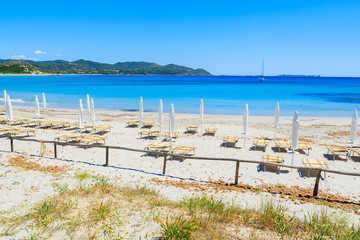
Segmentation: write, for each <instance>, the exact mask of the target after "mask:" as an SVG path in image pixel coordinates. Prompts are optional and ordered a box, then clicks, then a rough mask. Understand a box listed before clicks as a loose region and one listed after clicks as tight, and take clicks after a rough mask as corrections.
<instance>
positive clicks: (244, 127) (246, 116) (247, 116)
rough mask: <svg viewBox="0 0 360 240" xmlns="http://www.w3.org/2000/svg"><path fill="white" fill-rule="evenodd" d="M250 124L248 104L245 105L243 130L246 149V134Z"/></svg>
mask: <svg viewBox="0 0 360 240" xmlns="http://www.w3.org/2000/svg"><path fill="white" fill-rule="evenodd" d="M248 122H249V107H248V105H247V104H245V108H244V116H243V130H244V134H245V137H244V148H245V142H246V133H247V128H248Z"/></svg>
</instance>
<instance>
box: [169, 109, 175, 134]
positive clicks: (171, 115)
mask: <svg viewBox="0 0 360 240" xmlns="http://www.w3.org/2000/svg"><path fill="white" fill-rule="evenodd" d="M174 134H175V111H174V105H173V104H170V111H169V137H170V138H173V137H174Z"/></svg>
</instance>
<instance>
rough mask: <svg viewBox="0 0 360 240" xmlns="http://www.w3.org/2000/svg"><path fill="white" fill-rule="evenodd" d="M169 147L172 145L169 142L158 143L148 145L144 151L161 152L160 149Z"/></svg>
mask: <svg viewBox="0 0 360 240" xmlns="http://www.w3.org/2000/svg"><path fill="white" fill-rule="evenodd" d="M171 145H172V143H170V142H158V143H153V144H150V145H149V146H147V147H146V148H145V149H148V150H150V149H154V150H161V149H165V148H170V147H171Z"/></svg>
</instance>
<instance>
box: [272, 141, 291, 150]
mask: <svg viewBox="0 0 360 240" xmlns="http://www.w3.org/2000/svg"><path fill="white" fill-rule="evenodd" d="M275 145H276V146H277V147H281V148H289V147H290V146H291V144H290V143H289V142H288V141H284V140H276V141H275Z"/></svg>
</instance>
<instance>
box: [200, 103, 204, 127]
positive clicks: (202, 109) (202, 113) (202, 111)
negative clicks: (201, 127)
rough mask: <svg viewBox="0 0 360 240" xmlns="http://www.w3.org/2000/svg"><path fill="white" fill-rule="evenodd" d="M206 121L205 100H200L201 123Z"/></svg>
mask: <svg viewBox="0 0 360 240" xmlns="http://www.w3.org/2000/svg"><path fill="white" fill-rule="evenodd" d="M203 121H204V100H203V99H201V100H200V122H201V123H202V122H203Z"/></svg>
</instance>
